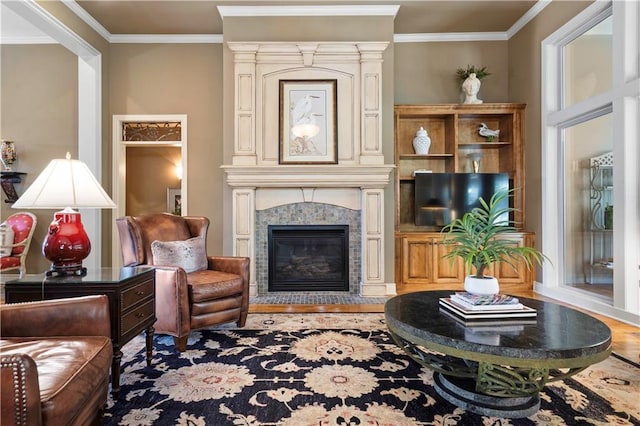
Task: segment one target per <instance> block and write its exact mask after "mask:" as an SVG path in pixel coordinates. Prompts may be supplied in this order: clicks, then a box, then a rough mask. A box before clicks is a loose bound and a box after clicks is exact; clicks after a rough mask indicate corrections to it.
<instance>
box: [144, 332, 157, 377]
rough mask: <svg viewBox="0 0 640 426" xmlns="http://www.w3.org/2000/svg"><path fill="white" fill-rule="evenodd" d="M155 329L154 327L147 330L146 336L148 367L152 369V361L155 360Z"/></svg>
mask: <svg viewBox="0 0 640 426" xmlns="http://www.w3.org/2000/svg"><path fill="white" fill-rule="evenodd" d="M154 331H155V329H154V328H153V326H149V327H148V328H147V329H146V330H145V334H146V347H147V367H151V360H152V358H153V332H154Z"/></svg>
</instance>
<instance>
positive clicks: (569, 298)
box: [533, 281, 640, 327]
mask: <svg viewBox="0 0 640 426" xmlns="http://www.w3.org/2000/svg"><path fill="white" fill-rule="evenodd" d="M533 290H534V291H535V292H536V293H538V294H540V295H542V296H547V297H550V298H552V299H556V300H559V301H561V302H566V303H569V304H570V305H571V306H575V307H578V309H587V310H589V311H591V312H594V313H597V314H600V315H604V316H607V317H609V318H613V319H615V320H617V321H621V322H625V323H627V324H631V325H635V326H636V327H637V326H638V324H640V314H636V313H634V312H629V311H624V310H621V309H618V308H616V307H614V306H611V305H610V304H607V303H605V302H604V301H603V300H602V299H599V298H598V297H596V296H594V295H593V294H587V292H586V291H581V292H579V293H580V295H581V296H582V297H580V298H577V297H576V291H575V290H569V289H566V288H550V287H548V286H544V285H542V284H541V283H539V282H537V281H536V282H534V284H533ZM578 299H579V300H578Z"/></svg>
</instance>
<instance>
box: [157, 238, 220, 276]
mask: <svg viewBox="0 0 640 426" xmlns="http://www.w3.org/2000/svg"><path fill="white" fill-rule="evenodd" d="M151 253H152V254H153V263H154V264H155V265H158V266H178V267H181V268H182V269H184V270H185V272H187V273H191V272H195V271H202V270H204V269H207V251H206V244H205V241H204V238H202V237H194V238H190V239H188V240H184V241H158V240H156V241H153V242H152V243H151Z"/></svg>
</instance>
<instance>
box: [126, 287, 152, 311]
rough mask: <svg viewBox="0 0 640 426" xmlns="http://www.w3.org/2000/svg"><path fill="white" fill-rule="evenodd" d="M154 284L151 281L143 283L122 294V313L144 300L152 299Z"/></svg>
mask: <svg viewBox="0 0 640 426" xmlns="http://www.w3.org/2000/svg"><path fill="white" fill-rule="evenodd" d="M153 292H154V283H153V280H147V281H144V282H142V283H140V284H138V285H136V286H134V287H131V288H130V289H127V290H125V291H123V292H122V300H121V302H120V303H122V307H121V309H122V311H123V312H124V311H126V310H127V309H128V308H130V307H131V306H133V305H136V304H138V303H140V302H141V301H143V300H145V299H149V298H150V297H153Z"/></svg>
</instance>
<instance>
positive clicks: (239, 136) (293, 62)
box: [222, 41, 395, 296]
mask: <svg viewBox="0 0 640 426" xmlns="http://www.w3.org/2000/svg"><path fill="white" fill-rule="evenodd" d="M388 44H389V43H388V42H387V41H357V42H348V41H347V42H328V43H325V42H313V41H310V42H257V43H256V42H227V43H226V46H227V47H228V48H229V49H230V51H231V53H232V54H233V58H234V60H233V63H234V88H233V90H229V93H231V92H233V106H234V118H233V122H234V125H233V132H232V133H233V152H232V155H231V163H230V164H224V165H223V166H222V168H223V170H224V171H225V173H226V182H227V185H229V187H230V188H231V189H232V194H231V211H230V212H228V213H229V214H227V215H225V218H229V221H230V222H231V223H228V225H229V226H228V227H226V226H225V229H228V230H229V232H230V234H231V235H230V236H231V239H230V242H231V247H228V248H229V249H230V252H231V253H233V254H234V255H237V256H246V257H249V258H250V259H251V263H250V264H251V272H250V277H251V282H250V284H249V292H250V295H251V296H262V295H267V294H268V293H269V292H270V287H271V284H270V283H269V277H268V275H269V272H268V266H269V265H268V263H269V260H268V247H267V245H268V244H267V239H268V235H267V226H268V225H336V224H338V225H341V224H347V225H349V228H348V229H349V231H348V240H349V243H350V245H351V247H349V250H347V251H346V252H347V253H348V258H349V260H348V263H349V266H348V268H347V272H345V273H344V275H345V276H346V277H347V278H346V279H345V282H346V284H344V283H343V284H333V283H331V284H322V286H324V288H325V289H326V288H330V289H332V290H333V291H336V290H335V288H337V287H340V289H341V290H339V291H340V292H342V291H348V292H349V293H350V294H358V295H361V296H384V295H391V294H395V284H394V283H393V282H385V270H384V265H385V263H386V259H385V246H386V245H387V244H385V234H390V232H389V231H385V222H387V220H386V218H385V216H386V214H385V213H386V212H385V202H384V192H385V188H386V187H387V186H388V184H389V178H390V175H391V172H392V171H393V168H394V165H393V164H386V163H385V155H384V153H383V150H382V147H383V142H382V139H383V135H384V132H383V126H382V121H383V117H384V115H385V114H384V111H383V109H384V108H383V106H384V105H385V102H383V100H384V99H385V97H384V96H383V92H382V82H383V78H382V63H383V59H384V55H385V53H384V52H385V50H386V49H387V46H388ZM310 79H311V80H313V79H323V80H324V79H332V80H333V79H335V80H336V81H337V90H338V94H337V98H336V103H337V108H338V110H339V111H340V114H339V116H338V119H337V121H336V123H335V131H336V132H337V133H338V135H340V143H339V144H338V146H337V147H336V150H337V157H338V158H337V160H338V161H337V163H336V164H325V163H324V162H313V161H312V162H309V163H304V162H302V163H297V162H292V163H286V164H282V163H280V161H279V156H280V155H279V154H280V127H279V123H280V117H281V114H282V112H281V109H280V108H279V102H280V96H279V87H280V82H281V81H282V80H310ZM311 205H313V206H319V205H322V206H333V207H335V209H333V211H331V209H329V208H328V207H326V208H325V207H320V208H319V209H315V207H314V209H313V211H312V213H313V215H306V214H303V213H301V212H300V211H297V212H293V213H292V215H291V216H290V217H287V218H283V217H281V215H280V214H276V213H274V214H273V215H272V212H275V211H276V210H278V211H279V210H282V209H284V210H286V209H287V208H289V207H291V208H293V206H302V209H303V210H304V211H306V209H307V208H310V207H309V206H311ZM325 212H326V214H325ZM274 215H275V217H274ZM290 218H293V220H290ZM225 220H227V219H225ZM226 249H227V247H225V250H226ZM387 250H388V248H387ZM287 279H288V278H287ZM285 281H286V280H285ZM290 284H291V283H286V282H285V283H283V286H284V288H289V287H291V285H290ZM343 285H344V286H347V285H348V290H347V289H346V288H344V290H343V287H342V286H343ZM322 286H316V287H315V289H314V290H312V292H313V291H317V289H318V287H322ZM281 291H292V290H281Z"/></svg>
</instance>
